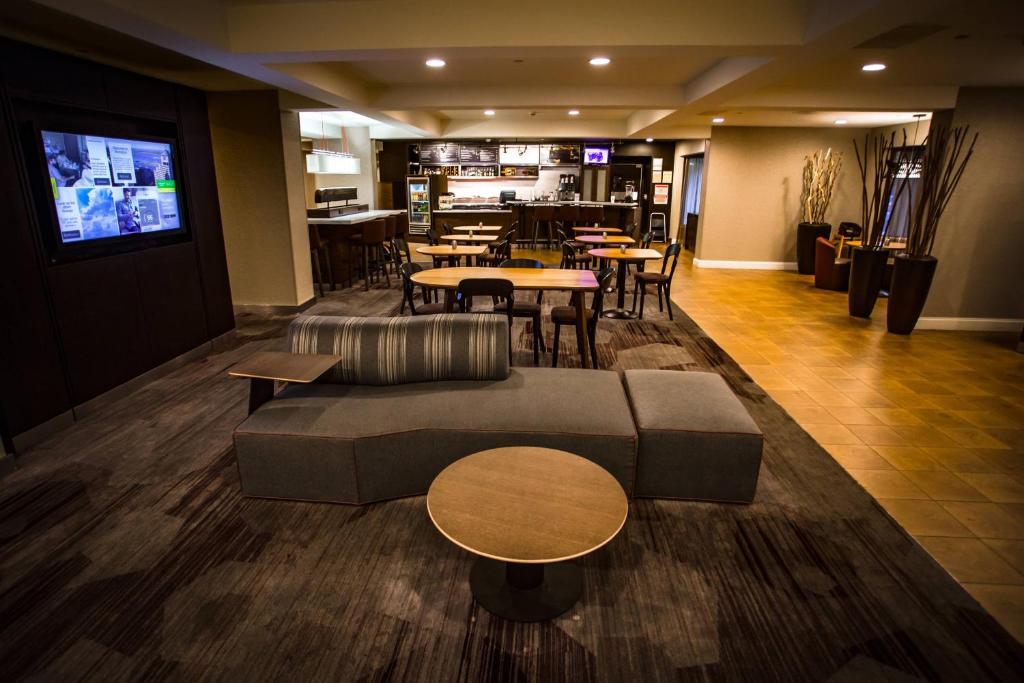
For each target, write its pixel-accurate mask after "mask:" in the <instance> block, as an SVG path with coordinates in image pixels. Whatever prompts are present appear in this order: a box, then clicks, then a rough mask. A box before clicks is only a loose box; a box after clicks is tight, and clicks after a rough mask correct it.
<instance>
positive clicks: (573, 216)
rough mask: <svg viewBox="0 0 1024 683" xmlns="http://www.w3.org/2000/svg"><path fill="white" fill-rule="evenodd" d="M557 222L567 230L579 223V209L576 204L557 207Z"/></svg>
mask: <svg viewBox="0 0 1024 683" xmlns="http://www.w3.org/2000/svg"><path fill="white" fill-rule="evenodd" d="M558 221H559V222H560V223H561V224H562V226H563V227H564V228H565V229H566V230H569V229H571V228H573V227H575V226H576V224H577V223H579V222H580V207H579V206H577V205H576V204H565V205H563V206H560V207H558Z"/></svg>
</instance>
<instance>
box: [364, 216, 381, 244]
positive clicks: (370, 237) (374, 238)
mask: <svg viewBox="0 0 1024 683" xmlns="http://www.w3.org/2000/svg"><path fill="white" fill-rule="evenodd" d="M386 230H387V226H386V223H385V222H384V219H382V218H378V219H376V220H372V221H366V222H365V223H363V224H361V225H360V226H359V232H361V233H362V234H363V244H381V243H382V242H384V235H385V232H386Z"/></svg>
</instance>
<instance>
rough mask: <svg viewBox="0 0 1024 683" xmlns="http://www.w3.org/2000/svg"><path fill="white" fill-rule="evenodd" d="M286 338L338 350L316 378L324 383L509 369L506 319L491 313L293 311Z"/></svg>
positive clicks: (299, 349)
mask: <svg viewBox="0 0 1024 683" xmlns="http://www.w3.org/2000/svg"><path fill="white" fill-rule="evenodd" d="M288 344H289V347H290V349H291V351H292V353H331V354H337V355H339V356H341V358H342V359H341V361H340V362H339V363H338V364H337V365H336V366H334V368H332V369H331V370H330V371H328V372H327V373H325V374H324V377H323V378H322V379H321V382H328V383H339V384H369V385H375V386H381V385H391V384H406V383H411V382H429V381H436V380H467V379H481V380H490V379H505V378H507V377H508V373H509V357H508V356H509V354H508V344H509V335H508V320H506V319H505V318H502V317H500V316H495V315H467V314H450V313H446V314H440V315H424V316H414V317H407V318H349V317H341V316H324V315H307V316H299V317H297V318H296V319H295V320H293V321H292V323H291V325H289V326H288Z"/></svg>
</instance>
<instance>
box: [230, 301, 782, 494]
mask: <svg viewBox="0 0 1024 683" xmlns="http://www.w3.org/2000/svg"><path fill="white" fill-rule="evenodd" d="M289 345H290V348H291V350H292V352H294V353H334V354H338V355H340V356H342V358H343V360H342V362H341V363H339V366H337V367H336V368H335V369H334V370H332V371H329V372H328V373H326V375H325V377H324V378H322V379H321V381H320V382H318V383H314V384H305V385H289V386H287V387H285V388H284V389H283V390H281V391H280V392H279V393H278V394H277V395H276V397H275V398H274V399H273V400H271V401H269V402H267V403H265V404H264V405H262V406H261V407H260V408H259V409H258V410H256V412H254V413H253V414H252V415H250V416H249V417H248V419H246V420H245V422H243V423H242V424H241V425H239V427H238V428H237V429H236V430H235V434H234V439H235V447H236V452H237V456H238V466H239V472H240V476H241V484H242V492H243V493H244V494H245V495H248V496H257V497H268V498H284V499H294V500H312V501H329V502H340V503H356V504H364V503H370V502H374V501H380V500H388V499H391V498H399V497H403V496H412V495H419V494H424V493H426V491H427V489H428V488H429V486H430V483H431V482H432V481H433V479H434V477H436V476H437V474H438V473H440V471H441V470H442V469H444V468H445V467H446V466H448V465H449V464H451V463H452V462H454V461H455V460H458V459H459V458H462V457H465V456H467V455H469V454H471V453H475V452H477V451H481V450H486V449H489V448H496V447H500V446H527V445H529V446H546V447H549V448H558V449H562V450H566V451H569V452H572V453H576V454H578V455H581V456H583V457H585V458H587V459H589V460H591V461H593V462H595V463H597V464H599V465H601V466H602V467H604V468H605V469H606V470H608V472H610V473H611V474H612V475H613V476H614V477H615V478H616V479H617V480H618V481H619V483H621V484H622V487H623V489H625V491H626V492H627V493H629V494H631V495H634V496H650V497H665V498H688V499H700V500H718V501H731V502H750V501H751V500H753V497H754V491H755V488H756V485H757V477H758V470H759V467H760V460H761V447H762V443H761V442H762V437H761V432H760V430H759V429H758V428H757V425H756V424H755V423H754V421H753V420H752V419H751V418H750V416H749V415H748V414H747V412H746V410H745V409H744V408H743V406H742V405H741V404H740V402H739V400H738V399H737V398H736V397H735V396H734V395H733V394H732V392H731V391H730V390H729V388H728V386H727V385H726V384H725V382H724V380H722V378H721V377H720V376H719V375H717V374H712V373H697V372H676V371H660V370H629V371H626V372H625V373H624V375H623V376H621V377H620V375H619V374H618V373H617V372H612V371H606V370H581V369H555V368H512V367H510V366H509V363H508V322H507V320H506V319H505V318H504V317H502V316H494V315H464V314H463V315H458V314H456V315H447V314H446V315H437V316H419V317H413V318H340V317H330V316H303V317H300V318H298V319H296V320H295V321H294V322H293V323H292V325H291V326H290V328H289Z"/></svg>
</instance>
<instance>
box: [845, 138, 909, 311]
mask: <svg viewBox="0 0 1024 683" xmlns="http://www.w3.org/2000/svg"><path fill="white" fill-rule="evenodd" d="M906 146H907V132H906V131H903V144H902V145H901V147H903V148H905V147H906ZM896 149H897V146H896V133H895V132H893V133H891V134H890V135H889V137H888V138H886V137H885V136H883V135H878V134H874V135H873V134H871V133H867V134H865V135H864V147H863V149H861V147H859V146H858V145H857V140H856V139H854V141H853V150H854V152H855V153H856V155H857V167H858V168H859V169H860V180H861V225H862V226H863V228H864V232H863V234H862V236H861V244H860V246H859V247H854V248H853V249H852V250H851V254H852V255H851V264H850V289H849V295H848V296H849V308H850V315H852V316H854V317H855V318H870V317H871V312H872V311H873V310H874V308H875V302H877V301H878V293H879V292H880V291H881V289H882V283H883V282H884V281H885V267H886V263H887V262H888V260H889V251H888V250H887V249H885V248H884V247H883V244H884V242H885V235H886V233H887V232H888V228H889V221H890V219H891V214H890V211H889V206H890V198H891V199H892V202H891V205H892V206H899V205H900V197H901V196H902V195H903V193H904V192H905V191H906V190H907V187H908V184H907V183H906V179H902V182H901V181H900V179H899V178H898V175H899V170H900V166H901V163H900V162H899V161H897V160H896V159H895V155H894V154H893V151H894V150H896ZM912 154H913V155H915V156H916V155H917V152H912ZM904 156H905V155H904ZM912 163H913V162H912Z"/></svg>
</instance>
